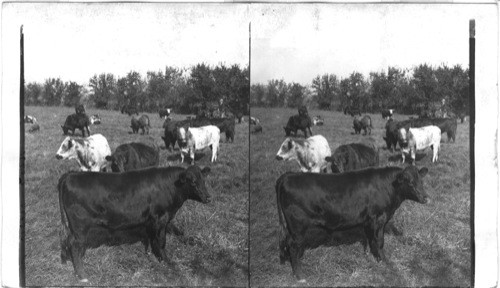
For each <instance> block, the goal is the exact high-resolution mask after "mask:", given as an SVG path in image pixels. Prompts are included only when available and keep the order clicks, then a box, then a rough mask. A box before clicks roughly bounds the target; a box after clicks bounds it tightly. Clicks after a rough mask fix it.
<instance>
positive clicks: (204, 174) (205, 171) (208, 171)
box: [201, 166, 210, 176]
mask: <svg viewBox="0 0 500 288" xmlns="http://www.w3.org/2000/svg"><path fill="white" fill-rule="evenodd" d="M208 173H210V167H208V166H207V167H205V168H203V169H202V170H201V174H203V176H207V174H208Z"/></svg>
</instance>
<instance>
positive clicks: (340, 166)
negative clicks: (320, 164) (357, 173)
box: [325, 143, 379, 173]
mask: <svg viewBox="0 0 500 288" xmlns="http://www.w3.org/2000/svg"><path fill="white" fill-rule="evenodd" d="M325 160H326V161H328V162H331V163H332V173H344V172H347V171H354V170H359V169H363V168H367V167H377V166H378V164H379V151H378V149H377V150H376V149H374V147H370V146H368V145H366V144H362V143H351V144H346V145H341V146H339V148H337V149H336V150H335V152H333V155H332V156H331V157H326V158H325Z"/></svg>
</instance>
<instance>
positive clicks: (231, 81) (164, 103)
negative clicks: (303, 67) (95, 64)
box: [24, 63, 250, 114]
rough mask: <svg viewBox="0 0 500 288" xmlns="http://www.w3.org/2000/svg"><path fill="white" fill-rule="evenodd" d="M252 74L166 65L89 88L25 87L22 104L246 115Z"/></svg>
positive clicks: (50, 83)
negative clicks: (127, 107) (143, 73)
mask: <svg viewBox="0 0 500 288" xmlns="http://www.w3.org/2000/svg"><path fill="white" fill-rule="evenodd" d="M249 98H250V75H249V69H248V67H244V68H241V67H239V66H238V65H232V66H225V65H223V64H219V65H217V66H215V67H212V66H210V65H207V64H204V63H202V64H197V65H195V66H192V67H191V68H190V69H186V68H176V67H169V66H167V67H166V68H165V71H157V72H151V71H150V72H147V74H146V75H145V76H143V75H141V74H140V73H139V72H136V71H130V72H129V73H127V75H125V76H124V77H117V76H115V75H113V74H111V73H101V74H99V75H97V74H95V75H94V76H92V77H91V78H90V79H89V82H88V85H85V86H84V85H80V84H78V83H76V82H73V81H69V82H63V81H62V80H61V79H59V78H49V79H46V80H45V82H44V83H37V82H30V83H28V84H26V86H25V99H24V104H25V105H35V106H67V107H74V106H76V105H77V104H84V105H85V106H88V107H94V108H98V109H109V110H120V108H121V107H123V106H124V105H132V106H135V107H136V108H137V109H139V111H145V112H156V111H158V110H159V109H161V108H167V107H168V108H173V109H174V111H175V112H176V113H182V114H200V113H204V114H210V112H211V111H210V110H213V109H219V110H221V111H230V112H232V113H243V114H248V113H249V111H248V110H249Z"/></svg>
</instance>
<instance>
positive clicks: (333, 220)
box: [276, 166, 429, 282]
mask: <svg viewBox="0 0 500 288" xmlns="http://www.w3.org/2000/svg"><path fill="white" fill-rule="evenodd" d="M427 172H428V170H427V168H425V167H424V168H422V169H420V170H418V169H417V168H416V167H415V166H408V167H406V168H405V169H404V170H403V169H402V168H399V167H384V168H367V169H363V170H357V171H351V172H345V173H341V174H316V173H291V172H288V173H285V174H283V175H281V176H280V177H279V178H278V180H277V181H276V198H277V202H278V217H279V223H280V233H279V235H280V236H279V247H280V262H281V264H284V263H285V261H290V263H291V265H292V271H293V274H294V275H295V277H296V278H297V279H298V280H299V281H300V282H305V278H304V274H303V272H302V267H301V263H300V258H302V256H303V255H304V251H305V249H311V248H316V247H318V246H320V245H323V244H325V243H327V242H328V241H329V239H330V237H331V235H332V234H333V233H334V232H337V231H342V230H347V229H351V228H354V227H363V228H364V231H365V235H366V240H365V241H366V242H368V243H369V246H370V250H371V252H372V254H373V256H374V257H375V259H376V260H377V261H380V260H385V253H384V250H383V247H384V226H385V225H386V223H387V222H388V221H389V220H390V219H391V217H392V216H393V215H394V212H396V210H397V209H398V207H399V206H400V205H401V203H402V202H403V201H404V200H406V199H408V200H413V201H416V202H419V203H422V204H425V203H428V202H429V200H428V196H427V193H426V192H425V190H424V185H423V183H422V177H424V176H425V175H426V174H427ZM366 242H365V244H364V246H365V249H366ZM332 272H333V271H332Z"/></svg>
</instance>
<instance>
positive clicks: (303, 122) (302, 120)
mask: <svg viewBox="0 0 500 288" xmlns="http://www.w3.org/2000/svg"><path fill="white" fill-rule="evenodd" d="M311 125H312V121H311V118H310V117H309V116H300V115H293V116H291V117H290V118H289V119H288V122H287V123H286V126H284V127H283V129H285V135H286V136H287V137H289V136H291V132H293V134H294V136H297V130H302V132H304V137H307V130H306V129H308V130H309V134H310V136H312V131H311Z"/></svg>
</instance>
